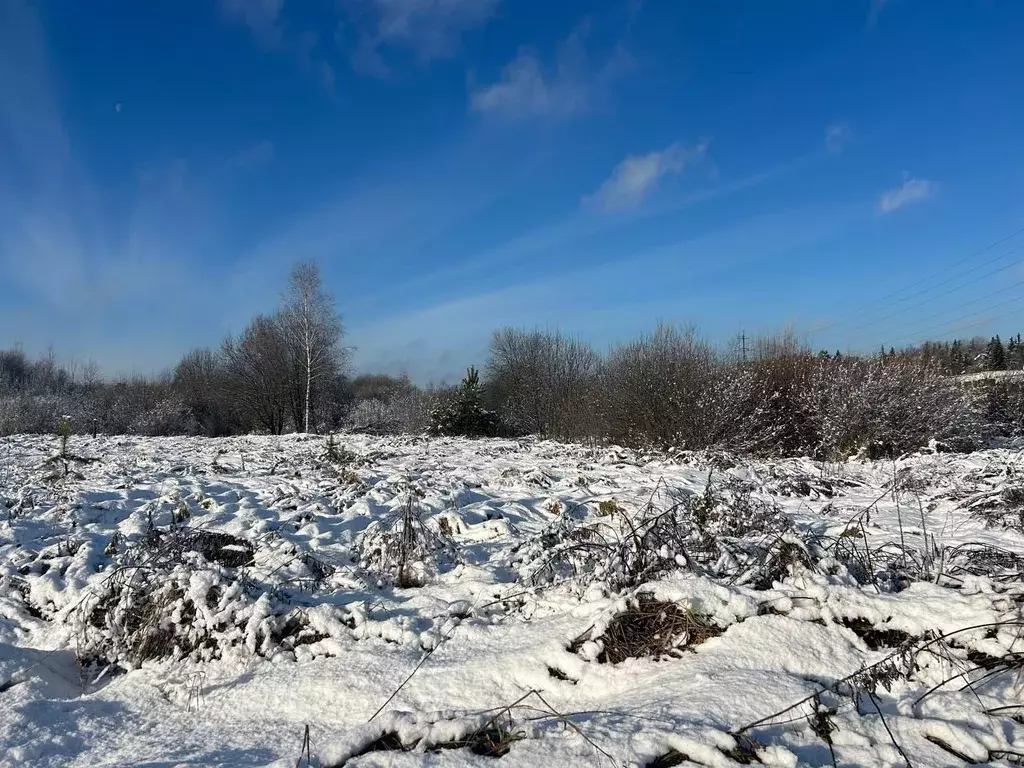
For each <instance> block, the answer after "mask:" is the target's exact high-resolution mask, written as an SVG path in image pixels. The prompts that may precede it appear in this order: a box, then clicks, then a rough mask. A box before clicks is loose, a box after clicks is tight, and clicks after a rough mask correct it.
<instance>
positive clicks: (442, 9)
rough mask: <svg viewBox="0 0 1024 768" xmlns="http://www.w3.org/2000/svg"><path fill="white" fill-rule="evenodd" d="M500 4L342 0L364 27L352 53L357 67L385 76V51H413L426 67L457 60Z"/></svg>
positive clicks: (479, 0) (491, 1)
mask: <svg viewBox="0 0 1024 768" xmlns="http://www.w3.org/2000/svg"><path fill="white" fill-rule="evenodd" d="M498 2H499V0H343V4H344V5H345V6H346V7H347V8H348V9H349V10H350V12H351V13H352V15H353V16H355V17H356V26H358V27H359V28H360V32H359V35H358V39H357V41H356V43H355V46H354V48H353V49H352V51H351V53H350V57H351V60H352V66H353V67H354V68H355V69H356V70H358V71H360V72H362V73H364V74H367V75H373V76H375V77H386V76H387V75H388V74H390V69H389V68H388V66H387V64H386V63H385V62H384V58H383V56H382V55H381V48H382V47H384V46H392V47H404V48H407V49H409V50H411V51H412V52H413V53H414V54H415V55H416V57H417V58H418V59H419V60H420V61H421V62H428V61H432V60H434V59H443V58H447V57H450V56H453V55H455V53H456V52H457V51H458V50H459V47H460V45H461V42H462V36H463V35H464V34H465V33H466V32H468V31H470V30H472V29H476V28H477V27H482V26H484V25H485V24H486V23H487V22H488V21H489V20H490V19H491V17H492V16H494V13H495V11H496V10H497V8H498Z"/></svg>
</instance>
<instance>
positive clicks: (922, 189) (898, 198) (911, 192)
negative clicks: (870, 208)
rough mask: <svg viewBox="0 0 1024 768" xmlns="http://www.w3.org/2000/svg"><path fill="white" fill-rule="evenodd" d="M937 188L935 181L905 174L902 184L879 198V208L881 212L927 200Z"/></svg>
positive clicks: (895, 209)
mask: <svg viewBox="0 0 1024 768" xmlns="http://www.w3.org/2000/svg"><path fill="white" fill-rule="evenodd" d="M937 189H938V185H937V184H936V183H935V182H934V181H929V180H928V179H916V178H914V177H913V176H910V175H908V174H904V178H903V184H902V185H900V186H898V187H896V188H894V189H889V190H886V191H885V192H883V193H882V196H881V197H880V198H879V200H878V210H879V212H881V213H892V212H894V211H898V210H899V209H900V208H902V207H903V206H905V205H910V204H911V203H916V202H920V201H921V200H927V199H928V198H929V197H931V196H932V195H934V194H935V192H936V190H937Z"/></svg>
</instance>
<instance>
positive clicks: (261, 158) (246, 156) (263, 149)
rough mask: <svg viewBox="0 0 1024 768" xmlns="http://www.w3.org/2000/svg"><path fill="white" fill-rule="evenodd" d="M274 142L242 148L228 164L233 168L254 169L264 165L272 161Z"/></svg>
mask: <svg viewBox="0 0 1024 768" xmlns="http://www.w3.org/2000/svg"><path fill="white" fill-rule="evenodd" d="M274 151H275V150H274V142H272V141H268V140H264V141H260V142H257V143H255V144H252V145H250V146H248V147H243V148H242V149H240V150H239V151H238V152H236V153H235V154H234V155H233V156H232V157H231V160H230V162H229V165H231V166H232V167H233V168H256V167H257V166H260V165H266V164H267V163H269V162H270V161H271V160H273V159H274Z"/></svg>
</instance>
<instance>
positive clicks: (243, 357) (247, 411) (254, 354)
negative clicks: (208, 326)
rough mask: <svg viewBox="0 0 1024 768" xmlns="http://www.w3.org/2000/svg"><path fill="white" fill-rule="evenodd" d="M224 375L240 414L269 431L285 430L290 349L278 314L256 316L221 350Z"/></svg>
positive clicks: (276, 432)
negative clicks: (239, 334)
mask: <svg viewBox="0 0 1024 768" xmlns="http://www.w3.org/2000/svg"><path fill="white" fill-rule="evenodd" d="M222 354H223V356H224V363H225V375H226V378H227V382H228V387H229V389H230V391H231V395H232V398H233V400H234V403H235V407H236V408H237V409H238V410H239V411H240V415H242V416H244V417H245V418H246V419H247V420H250V421H251V422H254V423H255V424H256V425H258V426H260V427H262V428H264V429H266V430H267V431H269V432H271V433H273V434H275V435H279V434H281V433H282V432H284V427H285V415H286V413H287V408H286V405H287V402H288V391H289V384H290V381H291V370H290V366H289V362H290V360H291V350H290V349H289V346H288V343H287V340H286V339H285V335H284V333H283V332H282V329H281V324H280V323H279V322H278V320H277V318H275V317H266V316H264V315H257V316H256V317H255V318H254V319H253V321H252V323H250V324H249V327H248V328H246V329H245V330H244V331H243V332H242V335H241V336H240V337H239V338H238V339H237V340H236V339H232V338H229V339H227V340H226V341H225V342H224V347H223V350H222Z"/></svg>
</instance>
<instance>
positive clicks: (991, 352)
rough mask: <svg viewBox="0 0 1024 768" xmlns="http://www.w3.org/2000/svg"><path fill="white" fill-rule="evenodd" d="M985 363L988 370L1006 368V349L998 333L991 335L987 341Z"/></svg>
mask: <svg viewBox="0 0 1024 768" xmlns="http://www.w3.org/2000/svg"><path fill="white" fill-rule="evenodd" d="M985 364H986V367H987V368H988V369H989V370H990V371H1005V370H1006V349H1005V348H1004V347H1003V342H1002V339H1000V338H999V336H998V334H997V335H995V336H993V337H992V339H991V340H990V341H989V343H988V348H987V349H986V353H985Z"/></svg>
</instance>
